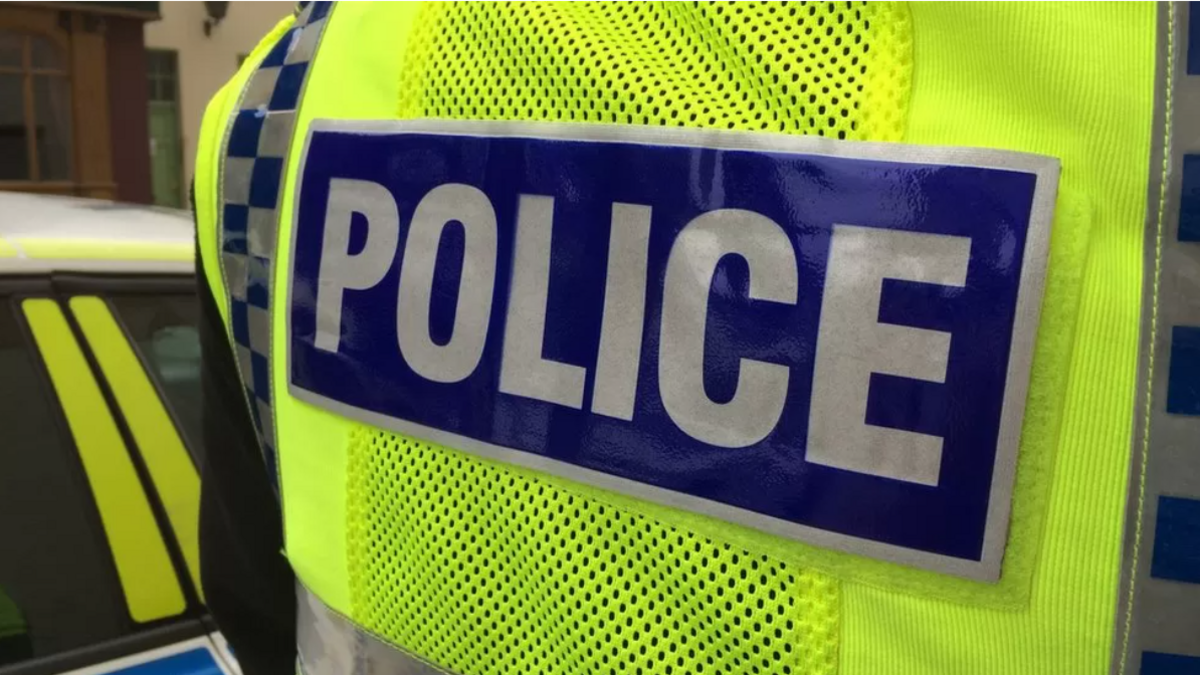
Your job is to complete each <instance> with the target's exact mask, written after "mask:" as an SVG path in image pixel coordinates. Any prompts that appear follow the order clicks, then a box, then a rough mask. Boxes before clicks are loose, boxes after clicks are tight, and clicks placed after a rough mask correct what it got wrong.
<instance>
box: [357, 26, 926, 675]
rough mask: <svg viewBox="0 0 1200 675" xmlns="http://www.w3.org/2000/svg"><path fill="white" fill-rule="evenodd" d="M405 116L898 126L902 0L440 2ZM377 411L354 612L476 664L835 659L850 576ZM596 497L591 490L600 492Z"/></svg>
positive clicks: (553, 669) (831, 667)
mask: <svg viewBox="0 0 1200 675" xmlns="http://www.w3.org/2000/svg"><path fill="white" fill-rule="evenodd" d="M413 31H414V33H413V35H412V37H411V41H410V48H409V49H408V50H407V53H406V54H405V65H404V69H403V72H404V75H403V81H402V83H401V88H400V90H401V92H402V93H401V100H400V102H399V107H398V110H397V116H398V117H399V118H401V119H408V118H421V117H433V118H452V119H487V120H522V121H564V122H571V121H574V122H602V123H617V124H644V125H678V126H690V127H705V128H731V129H742V130H762V131H773V132H784V133H796V134H818V135H822V136H828V137H832V138H844V139H855V140H884V141H897V140H901V139H902V138H903V136H904V131H905V125H906V106H907V97H908V91H909V83H910V77H911V49H912V44H911V26H910V23H909V17H908V8H907V6H906V5H903V4H891V3H879V4H871V5H866V4H863V3H838V4H807V3H797V4H794V5H793V4H775V3H739V4H737V5H728V4H715V5H693V4H690V3H689V4H686V5H685V4H682V3H681V4H666V5H659V4H651V3H612V4H584V3H569V4H567V3H560V4H552V5H549V4H547V5H543V4H537V5H533V4H505V5H494V4H485V3H464V4H442V5H439V4H431V5H429V6H427V7H426V8H424V9H423V10H422V13H421V17H420V19H419V21H418V25H417V26H415V27H414V29H413ZM561 485H562V483H561V482H560V483H553V482H551V481H549V480H546V479H545V478H543V477H540V476H539V475H538V474H536V473H535V472H532V471H527V470H524V469H519V468H515V467H508V466H504V465H500V464H497V463H494V462H490V461H485V460H480V459H477V458H475V457H472V456H470V455H466V454H463V453H460V452H458V451H455V450H453V449H450V448H445V447H442V446H438V445H432V444H427V443H423V442H420V441H418V440H416V439H411V438H408V437H405V436H402V435H396V434H391V433H388V432H385V431H380V430H377V429H373V428H370V427H365V426H364V427H360V428H358V429H357V430H356V432H355V434H354V436H353V439H352V441H351V447H350V450H349V475H348V490H349V494H348V500H347V518H348V524H347V528H348V529H347V547H348V555H349V564H348V568H349V574H350V595H351V604H352V608H353V614H354V616H353V617H351V618H353V619H354V620H355V621H356V622H357V623H359V624H361V625H362V626H363V627H365V628H366V629H368V630H371V631H373V632H375V633H377V634H378V635H380V636H382V637H383V638H385V639H387V640H389V641H390V642H392V643H394V644H396V645H398V646H400V647H402V648H404V649H406V650H408V651H411V652H413V653H415V654H417V655H418V656H421V657H424V658H427V659H429V660H431V661H434V662H436V663H437V664H439V665H442V666H444V667H447V668H449V669H451V670H454V671H455V672H458V673H463V674H464V675H493V674H499V673H554V674H568V673H570V674H576V673H578V674H581V675H582V674H591V673H639V674H646V675H649V674H651V673H656V674H657V673H663V674H675V675H685V674H687V675H690V674H692V673H796V674H801V673H803V674H811V675H824V674H831V673H834V672H836V671H837V658H838V656H837V655H838V646H839V641H838V634H839V625H840V609H839V607H840V593H839V588H838V584H837V582H836V581H835V580H834V579H832V578H830V577H828V576H825V575H822V574H820V573H817V572H815V571H812V570H809V569H802V568H798V567H796V566H794V565H791V564H788V563H785V562H782V561H779V560H775V559H773V558H770V557H767V556H764V555H762V554H760V553H755V552H752V551H746V550H743V549H741V548H738V547H731V546H729V545H726V544H723V543H719V542H714V541H711V540H709V539H706V538H705V537H703V536H700V535H697V534H695V533H692V532H688V531H684V530H681V529H678V528H674V527H671V526H669V525H665V524H662V523H660V522H657V521H655V520H653V519H651V518H649V517H646V516H643V515H638V514H635V513H631V512H629V511H625V510H620V509H617V508H615V507H614V506H612V505H608V504H605V503H604V502H603V501H601V500H600V499H598V498H596V497H595V495H596V494H598V493H596V492H595V491H587V490H584V491H574V490H570V489H567V488H564V487H561ZM589 495H590V496H589Z"/></svg>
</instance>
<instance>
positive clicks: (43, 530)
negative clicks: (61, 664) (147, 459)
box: [0, 296, 132, 666]
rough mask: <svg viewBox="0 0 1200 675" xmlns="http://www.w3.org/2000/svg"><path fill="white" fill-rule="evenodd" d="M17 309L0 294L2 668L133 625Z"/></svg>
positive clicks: (85, 643)
mask: <svg viewBox="0 0 1200 675" xmlns="http://www.w3.org/2000/svg"><path fill="white" fill-rule="evenodd" d="M18 316H19V315H18V313H17V306H16V304H15V303H14V302H13V301H12V300H11V299H10V298H7V297H3V296H0V373H3V377H0V429H3V433H4V441H3V443H2V444H0V596H2V597H0V666H4V665H8V664H9V663H12V662H14V661H17V660H20V659H23V658H26V657H29V656H33V657H42V656H49V655H52V654H58V653H61V652H64V651H67V650H71V649H75V648H79V647H84V646H88V645H92V644H96V643H99V642H102V641H106V640H110V639H113V638H116V637H120V636H122V635H125V634H128V633H129V632H130V631H131V626H132V624H131V621H130V619H129V616H128V614H127V610H126V609H125V603H124V598H123V595H122V591H121V587H120V585H119V582H118V580H117V576H116V571H115V569H114V567H113V560H112V557H111V554H110V553H109V549H108V544H107V540H106V538H105V534H104V530H103V527H102V525H101V523H100V519H99V515H98V513H97V512H96V507H95V504H94V502H93V501H92V498H91V493H90V491H89V488H88V483H87V478H86V476H85V475H84V473H83V467H82V465H81V463H80V461H79V457H78V454H77V453H76V450H75V446H74V443H73V442H72V440H71V435H70V433H69V431H68V430H67V427H66V425H65V422H64V421H63V418H62V412H61V410H60V408H59V407H58V404H57V400H56V399H55V397H54V394H53V389H52V387H51V385H50V383H49V381H48V379H47V377H46V375H45V372H44V370H43V368H42V366H41V362H40V357H39V356H38V352H37V349H36V347H35V346H34V345H33V344H32V340H31V338H30V337H29V335H28V332H27V330H26V327H25V325H24V324H23V322H22V321H21V320H20V319H19V318H18ZM6 601H7V602H6Z"/></svg>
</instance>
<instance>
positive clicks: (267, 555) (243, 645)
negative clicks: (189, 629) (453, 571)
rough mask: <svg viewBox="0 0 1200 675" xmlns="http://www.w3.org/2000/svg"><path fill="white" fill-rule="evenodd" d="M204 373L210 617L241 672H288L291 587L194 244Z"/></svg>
mask: <svg viewBox="0 0 1200 675" xmlns="http://www.w3.org/2000/svg"><path fill="white" fill-rule="evenodd" d="M196 286H197V293H198V294H199V297H200V324H199V330H200V345H201V358H202V360H203V361H202V363H203V370H202V373H201V382H202V388H203V397H204V398H203V407H204V411H203V430H204V440H203V443H204V451H203V453H201V454H202V455H203V456H204V463H203V466H202V467H201V480H202V485H201V497H200V570H201V576H202V579H203V582H204V593H205V596H206V599H207V603H208V607H209V610H210V611H211V612H212V615H213V617H214V618H215V619H216V622H217V625H218V626H219V627H220V629H221V632H222V633H223V634H224V635H225V638H226V639H227V640H228V641H229V644H230V646H231V647H232V648H233V651H234V654H235V655H236V656H237V659H238V662H239V664H240V665H241V667H242V671H243V672H244V673H245V675H293V674H294V673H295V659H296V597H295V596H296V593H295V585H294V584H295V580H294V577H293V575H292V571H291V568H290V567H289V566H288V564H287V560H286V559H285V558H284V556H283V523H282V520H281V516H280V507H279V503H278V502H277V501H276V499H275V493H274V492H273V491H272V489H271V485H270V483H269V482H268V480H267V470H266V466H265V465H264V463H263V459H262V453H261V451H260V450H259V447H258V439H257V437H256V436H255V433H254V426H253V422H252V421H251V419H250V411H249V409H248V408H247V404H246V397H245V394H244V393H243V390H242V384H241V380H240V379H239V378H238V372H237V366H236V365H235V362H234V355H233V348H232V346H231V345H230V343H229V339H228V337H227V333H226V331H225V326H224V323H223V322H222V320H221V315H220V313H219V311H218V310H217V307H218V306H217V304H216V300H215V299H214V297H213V293H212V291H211V289H209V288H208V284H207V283H206V282H205V276H204V270H203V268H202V266H201V262H200V249H199V242H198V241H197V247H196Z"/></svg>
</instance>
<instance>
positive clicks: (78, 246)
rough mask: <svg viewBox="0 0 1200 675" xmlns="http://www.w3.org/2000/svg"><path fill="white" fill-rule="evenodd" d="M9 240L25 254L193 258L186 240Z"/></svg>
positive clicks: (79, 257)
mask: <svg viewBox="0 0 1200 675" xmlns="http://www.w3.org/2000/svg"><path fill="white" fill-rule="evenodd" d="M11 243H12V244H13V245H15V246H16V247H18V248H19V249H20V251H21V252H22V253H23V254H24V256H25V257H27V258H39V259H58V260H155V261H176V262H192V260H194V259H195V258H194V257H195V250H194V248H193V246H192V245H191V244H190V243H188V242H171V241H163V242H154V241H114V240H112V239H63V238H57V237H46V238H42V237H20V238H14V239H13V240H12V242H11Z"/></svg>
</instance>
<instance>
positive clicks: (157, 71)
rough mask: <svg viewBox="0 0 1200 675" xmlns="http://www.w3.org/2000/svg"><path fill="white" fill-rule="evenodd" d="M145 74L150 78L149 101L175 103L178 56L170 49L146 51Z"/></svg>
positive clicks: (177, 83)
mask: <svg viewBox="0 0 1200 675" xmlns="http://www.w3.org/2000/svg"><path fill="white" fill-rule="evenodd" d="M146 73H147V75H148V76H149V78H150V100H151V101H166V102H170V103H174V102H175V97H176V91H177V90H178V85H179V82H178V80H179V56H178V54H176V53H175V51H174V50H172V49H147V50H146Z"/></svg>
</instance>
